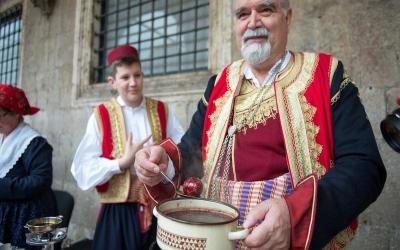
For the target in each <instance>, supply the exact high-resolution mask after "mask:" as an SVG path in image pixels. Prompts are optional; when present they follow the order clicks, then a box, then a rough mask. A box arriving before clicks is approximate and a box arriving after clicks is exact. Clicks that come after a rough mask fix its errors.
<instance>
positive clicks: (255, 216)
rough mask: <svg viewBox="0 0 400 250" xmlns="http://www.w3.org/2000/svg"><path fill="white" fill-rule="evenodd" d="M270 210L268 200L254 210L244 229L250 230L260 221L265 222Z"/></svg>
mask: <svg viewBox="0 0 400 250" xmlns="http://www.w3.org/2000/svg"><path fill="white" fill-rule="evenodd" d="M269 209H270V203H269V202H268V200H267V201H264V202H262V203H260V204H259V205H258V206H255V207H254V208H252V209H251V210H250V212H249V214H248V215H247V217H246V220H245V221H244V223H243V227H245V228H250V227H253V226H255V225H257V223H259V222H260V221H263V220H264V218H265V215H266V214H267V213H268V211H269Z"/></svg>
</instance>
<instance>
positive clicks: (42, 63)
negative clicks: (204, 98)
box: [0, 0, 400, 249]
mask: <svg viewBox="0 0 400 250" xmlns="http://www.w3.org/2000/svg"><path fill="white" fill-rule="evenodd" d="M92 2H93V0H58V1H55V6H54V9H53V11H52V13H51V14H50V15H48V16H47V15H44V14H43V13H42V11H41V10H40V9H39V8H37V7H34V5H33V3H32V1H31V0H1V1H0V12H1V11H4V10H6V9H8V8H10V7H12V6H13V5H15V4H20V3H22V4H23V16H22V19H23V30H22V33H21V60H20V74H19V79H20V80H19V84H18V85H19V86H21V87H22V88H24V89H25V90H26V92H27V93H28V96H29V98H30V100H31V102H32V103H33V104H35V105H37V106H39V107H41V108H42V111H41V112H40V113H39V114H38V115H37V116H35V117H32V118H28V119H27V120H28V122H30V123H31V124H32V125H33V127H35V128H37V129H38V130H39V131H40V132H42V133H43V134H44V135H45V136H46V137H47V138H48V140H49V142H50V143H51V144H52V145H53V147H54V160H53V164H54V183H53V187H54V189H62V190H67V191H68V192H70V193H72V194H73V196H74V197H75V202H76V203H75V208H74V211H73V216H72V219H71V222H70V228H69V236H68V237H69V238H70V239H71V240H72V241H76V240H79V239H82V238H86V237H87V238H91V237H92V236H93V231H94V226H95V222H96V216H97V211H98V197H97V194H96V193H95V191H93V190H92V191H86V192H84V191H81V190H80V189H79V188H78V187H77V185H76V183H75V181H74V179H73V178H72V176H71V173H70V166H71V162H72V159H73V156H74V152H75V149H76V147H77V146H78V144H79V141H80V139H81V138H82V136H83V133H84V131H85V128H86V122H87V119H88V118H89V115H90V114H91V112H92V109H93V107H94V105H96V104H97V103H99V102H100V101H102V100H105V99H107V98H108V97H109V96H110V91H109V90H108V88H107V86H106V84H96V85H92V84H90V82H89V73H88V64H87V63H88V62H89V61H90V58H89V57H88V55H87V53H89V50H90V44H91V38H90V34H91V33H90V29H91V20H90V11H91V10H90V7H91V3H92ZM231 5H232V1H231V0H222V1H221V0H218V1H217V0H210V7H209V10H210V15H209V16H210V35H209V36H210V39H209V54H210V56H209V69H210V70H209V71H208V72H197V73H185V74H179V75H169V76H166V77H152V78H145V86H146V87H145V92H146V94H147V95H149V96H153V97H155V98H159V99H162V100H164V101H166V102H168V103H169V104H170V106H171V108H172V109H173V110H174V111H175V113H176V114H177V116H178V118H179V120H180V121H181V122H182V124H183V125H184V126H185V127H187V125H188V124H189V121H190V118H191V115H192V113H193V111H194V110H195V108H196V104H197V101H198V99H199V97H201V95H202V91H203V88H204V87H205V85H206V83H207V79H208V77H209V76H210V75H211V74H212V73H215V72H217V71H218V69H219V68H220V67H221V66H223V65H225V64H227V63H229V62H230V61H232V60H233V59H235V58H239V53H238V51H237V49H236V45H235V43H234V41H235V40H234V34H233V32H234V30H233V18H232V16H231V15H230V13H231V9H232V6H231ZM292 7H293V9H294V19H293V23H292V27H291V33H290V39H289V40H290V42H289V48H290V49H293V50H307V51H323V52H327V53H332V54H334V55H336V56H337V57H338V58H339V59H341V60H342V61H343V63H344V65H345V68H346V69H347V72H348V73H349V74H350V75H351V76H352V78H353V79H354V80H355V82H356V83H357V85H358V86H359V89H360V95H361V98H362V100H363V103H364V105H365V109H366V111H367V113H368V116H369V118H370V121H371V124H372V126H373V129H374V133H375V136H376V139H377V141H378V144H379V148H380V152H381V154H382V158H383V159H384V162H385V165H386V167H387V171H388V178H387V182H386V186H385V189H384V192H383V194H382V195H381V196H380V197H379V199H378V200H377V202H375V203H374V204H373V205H372V206H371V207H369V208H368V209H367V210H366V211H365V212H364V213H363V214H362V215H361V216H360V230H359V233H358V236H357V238H356V239H355V240H354V241H353V242H352V244H351V246H350V249H400V226H399V225H400V216H398V214H397V213H398V211H397V209H398V208H399V207H400V199H399V192H400V182H398V181H397V180H398V178H397V177H400V169H399V168H398V162H399V161H400V155H399V154H397V153H395V152H394V151H393V150H392V149H391V148H389V146H388V145H387V144H386V143H385V142H384V140H383V138H382V135H381V133H380V130H379V123H380V121H381V120H382V119H383V118H384V117H385V115H386V113H388V112H391V111H392V110H393V109H394V108H395V107H396V104H395V97H396V96H397V95H400V80H399V76H400V59H399V58H400V43H399V38H400V28H399V25H398V23H399V22H400V1H398V0H385V1H382V0H381V1H378V0H360V1H344V0H340V1H333V0H302V1H292ZM88 16H89V17H88ZM88 46H89V47H88ZM333 209H334V208H333Z"/></svg>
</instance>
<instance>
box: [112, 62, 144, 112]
mask: <svg viewBox="0 0 400 250" xmlns="http://www.w3.org/2000/svg"><path fill="white" fill-rule="evenodd" d="M107 81H108V84H110V85H111V87H112V88H113V89H115V90H117V91H118V94H119V95H120V96H121V97H122V99H123V100H124V102H125V103H126V104H127V105H129V106H131V107H137V106H139V105H140V103H141V102H142V98H143V73H142V69H141V68H140V65H139V63H133V64H131V65H121V66H119V67H117V70H116V73H115V77H112V76H109V77H108V78H107Z"/></svg>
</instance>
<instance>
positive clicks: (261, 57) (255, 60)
mask: <svg viewBox="0 0 400 250" xmlns="http://www.w3.org/2000/svg"><path fill="white" fill-rule="evenodd" d="M268 33H269V32H268V30H267V29H265V28H259V29H255V30H249V29H248V30H246V32H245V33H244V34H243V38H242V48H241V49H240V51H241V53H242V57H243V58H244V59H245V60H246V61H247V62H248V63H249V64H250V65H258V64H261V63H263V62H265V61H266V60H267V59H268V57H269V56H270V55H271V43H270V42H269V40H267V41H265V42H263V43H252V44H248V43H247V42H245V40H246V38H248V37H252V36H260V35H266V36H268Z"/></svg>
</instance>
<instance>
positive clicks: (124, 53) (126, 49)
mask: <svg viewBox="0 0 400 250" xmlns="http://www.w3.org/2000/svg"><path fill="white" fill-rule="evenodd" d="M122 57H137V58H139V53H138V51H137V49H136V48H135V47H132V46H130V45H128V44H125V45H120V46H117V47H115V48H113V49H112V50H111V51H110V52H109V53H108V55H107V62H108V65H111V64H112V63H113V62H114V61H115V60H118V59H121V58H122Z"/></svg>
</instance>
